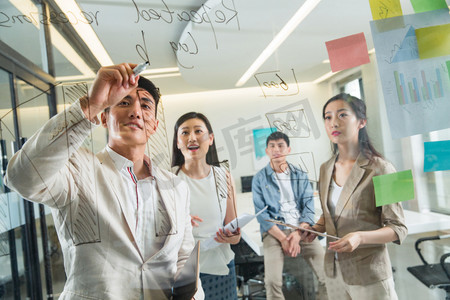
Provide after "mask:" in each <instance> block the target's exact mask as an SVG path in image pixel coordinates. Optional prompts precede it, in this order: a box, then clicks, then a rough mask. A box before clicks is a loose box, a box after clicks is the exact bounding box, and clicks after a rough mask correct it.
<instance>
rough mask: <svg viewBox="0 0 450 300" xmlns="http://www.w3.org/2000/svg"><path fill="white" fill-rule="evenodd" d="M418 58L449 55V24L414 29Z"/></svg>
mask: <svg viewBox="0 0 450 300" xmlns="http://www.w3.org/2000/svg"><path fill="white" fill-rule="evenodd" d="M416 38H417V46H418V49H419V58H420V59H426V58H432V57H438V56H444V55H450V24H444V25H437V26H430V27H424V28H419V29H416Z"/></svg>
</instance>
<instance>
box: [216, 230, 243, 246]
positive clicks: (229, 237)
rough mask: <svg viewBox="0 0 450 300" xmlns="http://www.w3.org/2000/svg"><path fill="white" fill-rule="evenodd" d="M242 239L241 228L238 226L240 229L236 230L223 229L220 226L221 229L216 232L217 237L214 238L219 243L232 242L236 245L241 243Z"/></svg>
mask: <svg viewBox="0 0 450 300" xmlns="http://www.w3.org/2000/svg"><path fill="white" fill-rule="evenodd" d="M240 239H241V228H239V227H238V229H237V230H236V231H235V232H233V233H232V232H231V231H229V230H228V229H227V230H226V231H223V230H222V229H220V228H219V231H217V232H216V237H215V238H214V240H215V241H216V242H218V243H223V244H232V245H236V244H237V243H239V240H240Z"/></svg>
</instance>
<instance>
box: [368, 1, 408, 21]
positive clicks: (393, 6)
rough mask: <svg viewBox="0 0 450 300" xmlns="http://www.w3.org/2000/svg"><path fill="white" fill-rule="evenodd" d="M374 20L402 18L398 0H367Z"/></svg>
mask: <svg viewBox="0 0 450 300" xmlns="http://www.w3.org/2000/svg"><path fill="white" fill-rule="evenodd" d="M369 3H370V10H371V11H372V17H373V19H374V20H381V19H387V18H392V17H398V16H403V12H402V6H401V5H400V0H369Z"/></svg>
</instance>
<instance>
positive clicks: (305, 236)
mask: <svg viewBox="0 0 450 300" xmlns="http://www.w3.org/2000/svg"><path fill="white" fill-rule="evenodd" d="M299 227H301V228H305V229H309V230H315V229H314V228H313V227H311V226H310V225H309V224H308V223H302V224H300V226H299ZM298 231H299V233H300V240H301V241H305V242H307V243H311V242H312V241H314V239H315V238H316V237H317V234H315V233H312V232H308V231H304V230H298Z"/></svg>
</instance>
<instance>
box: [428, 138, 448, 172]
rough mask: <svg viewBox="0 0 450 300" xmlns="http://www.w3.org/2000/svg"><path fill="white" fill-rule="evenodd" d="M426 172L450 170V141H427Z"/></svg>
mask: <svg viewBox="0 0 450 300" xmlns="http://www.w3.org/2000/svg"><path fill="white" fill-rule="evenodd" d="M423 148H424V152H425V157H424V161H423V171H424V172H434V171H444V170H450V141H437V142H425V143H424V144H423Z"/></svg>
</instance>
